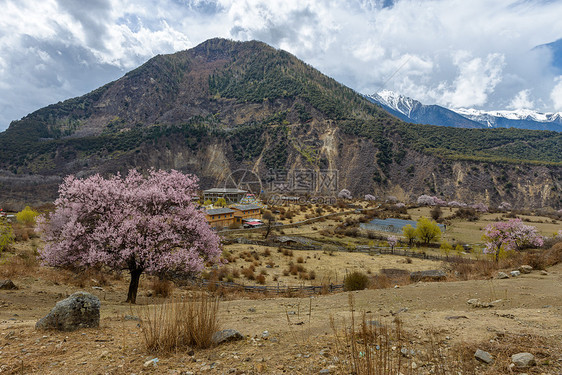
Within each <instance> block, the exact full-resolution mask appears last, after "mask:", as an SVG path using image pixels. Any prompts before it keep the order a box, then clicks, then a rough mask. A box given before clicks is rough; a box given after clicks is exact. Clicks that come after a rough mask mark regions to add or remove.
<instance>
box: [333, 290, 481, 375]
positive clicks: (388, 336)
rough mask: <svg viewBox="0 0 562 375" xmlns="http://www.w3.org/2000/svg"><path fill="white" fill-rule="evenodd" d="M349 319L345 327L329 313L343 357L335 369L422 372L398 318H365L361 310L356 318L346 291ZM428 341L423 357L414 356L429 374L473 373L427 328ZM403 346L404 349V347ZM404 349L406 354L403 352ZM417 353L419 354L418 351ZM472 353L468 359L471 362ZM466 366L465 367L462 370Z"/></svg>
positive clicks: (365, 374) (364, 374)
mask: <svg viewBox="0 0 562 375" xmlns="http://www.w3.org/2000/svg"><path fill="white" fill-rule="evenodd" d="M349 307H350V311H351V322H349V325H348V324H347V323H346V321H345V320H344V321H343V325H344V328H340V327H338V326H337V324H336V322H335V320H334V319H333V318H332V317H331V318H330V323H331V326H332V331H333V333H334V335H335V344H336V350H337V352H338V355H341V356H342V357H343V358H344V359H345V360H342V361H339V362H338V366H339V369H338V373H340V374H356V375H372V374H385V375H398V374H404V375H413V374H418V373H421V372H419V368H418V369H417V368H415V367H414V366H413V357H412V356H411V355H410V354H409V353H410V351H411V350H412V349H411V337H410V336H409V334H408V332H406V331H404V329H403V328H402V322H401V320H400V319H398V318H395V319H394V320H393V321H392V322H388V323H387V322H381V321H378V320H368V319H367V316H366V314H365V313H363V316H362V319H361V321H360V322H357V321H356V317H355V312H354V311H355V309H354V301H353V296H352V295H351V294H350V295H349ZM426 334H427V338H428V341H429V342H430V345H428V346H427V349H425V350H424V352H425V353H424V354H423V355H422V357H423V358H415V357H414V358H415V361H416V362H418V363H419V362H420V360H421V361H422V362H424V363H425V364H424V372H423V373H430V374H438V375H445V374H457V373H462V374H474V373H475V372H474V371H470V368H466V367H467V366H464V365H463V363H462V361H458V360H454V359H452V356H454V355H455V353H454V352H452V351H450V350H449V351H448V350H447V347H446V345H443V344H442V342H443V341H442V340H439V338H438V336H437V334H436V333H434V332H433V333H432V332H427V333H426ZM404 349H405V351H404ZM404 353H407V354H404ZM418 356H419V354H418ZM473 356H474V353H472V358H468V360H467V363H469V364H470V365H471V366H474V362H475V361H474V358H473ZM465 368H466V370H465Z"/></svg>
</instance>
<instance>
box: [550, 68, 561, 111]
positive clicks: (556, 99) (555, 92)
mask: <svg viewBox="0 0 562 375" xmlns="http://www.w3.org/2000/svg"><path fill="white" fill-rule="evenodd" d="M555 83H556V85H555V86H554V88H553V89H552V91H551V92H550V99H552V103H553V104H554V110H556V111H562V76H559V77H558V78H556V80H555Z"/></svg>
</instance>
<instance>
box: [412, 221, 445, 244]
mask: <svg viewBox="0 0 562 375" xmlns="http://www.w3.org/2000/svg"><path fill="white" fill-rule="evenodd" d="M416 236H417V238H419V240H420V241H421V242H422V243H423V244H425V245H429V243H430V242H432V241H439V239H440V238H441V229H440V228H439V226H438V225H437V223H436V222H435V221H433V220H430V219H428V218H426V217H423V216H422V217H421V218H420V219H419V220H418V221H417V223H416Z"/></svg>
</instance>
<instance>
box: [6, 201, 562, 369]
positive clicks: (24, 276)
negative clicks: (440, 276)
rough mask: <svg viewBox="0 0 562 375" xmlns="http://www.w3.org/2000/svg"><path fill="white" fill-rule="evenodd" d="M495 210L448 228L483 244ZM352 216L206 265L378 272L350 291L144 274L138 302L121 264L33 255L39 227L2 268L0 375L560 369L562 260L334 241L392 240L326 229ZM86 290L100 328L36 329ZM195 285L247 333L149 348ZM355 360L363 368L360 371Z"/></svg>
mask: <svg viewBox="0 0 562 375" xmlns="http://www.w3.org/2000/svg"><path fill="white" fill-rule="evenodd" d="M425 211H426V209H420V210H419V211H418V210H417V209H413V210H410V211H409V212H408V215H411V217H412V218H413V219H414V220H415V218H416V217H418V216H421V215H426V214H427V213H428V212H427V213H426V212H425ZM447 211H448V209H447ZM303 215H306V213H304V214H303ZM360 216H361V215H357V214H353V215H348V217H350V218H359V217H360ZM445 216H447V213H445ZM498 216H499V215H498V214H490V215H483V216H482V217H481V218H480V219H479V220H478V221H476V222H467V221H460V220H457V219H455V220H452V221H451V224H450V225H449V226H448V232H447V234H446V238H448V236H450V237H449V239H448V240H450V241H459V242H464V243H478V242H479V235H480V234H481V233H480V228H483V227H484V226H485V225H486V224H487V223H488V222H491V221H493V220H495V219H496V217H498ZM303 217H304V216H303ZM348 217H343V218H341V219H338V218H336V219H329V220H325V221H323V222H318V223H314V224H309V225H306V226H302V227H299V228H290V229H284V230H283V232H284V233H285V234H286V235H299V236H303V237H308V238H311V239H314V240H319V241H321V242H322V243H324V245H323V246H322V247H321V249H320V250H296V249H293V250H289V249H287V248H278V247H272V246H260V245H246V244H237V243H235V244H230V245H226V246H225V248H224V257H225V258H227V259H228V260H229V261H228V263H226V264H225V265H223V266H220V267H218V268H209V269H207V270H206V272H205V277H207V278H209V279H211V280H217V279H219V278H220V279H222V280H225V281H234V282H236V283H240V284H245V285H260V284H265V285H270V286H271V285H280V286H299V285H325V284H329V283H333V284H340V283H342V282H343V278H344V277H345V276H346V274H350V273H352V272H354V271H360V272H362V273H364V274H365V275H367V276H368V277H369V279H370V285H369V286H368V288H367V289H365V290H361V291H354V292H335V293H321V294H314V295H309V294H306V293H292V294H291V295H286V294H279V295H278V294H275V293H251V292H244V291H240V290H233V289H225V288H223V287H220V286H219V287H217V286H216V285H212V287H211V286H209V287H204V288H202V289H197V288H195V287H192V286H180V285H182V283H179V282H176V283H163V282H161V281H159V280H158V279H157V278H154V277H149V276H146V275H143V276H142V278H141V284H140V288H139V297H138V299H137V305H133V306H132V305H129V304H126V303H125V302H124V300H125V298H126V294H127V287H128V282H129V280H128V275H127V274H126V273H123V274H118V273H114V272H100V271H93V270H90V271H87V272H80V273H75V272H72V271H69V270H60V269H54V268H50V267H44V266H41V265H40V264H39V263H38V261H37V260H36V258H35V255H36V252H37V248H40V245H41V244H40V241H39V239H37V238H31V239H28V240H25V241H20V242H16V243H15V244H14V246H13V247H12V249H11V250H10V252H5V253H2V254H0V279H11V280H12V281H13V282H14V283H15V284H16V285H17V286H18V287H19V289H17V290H10V291H7V290H0V374H72V373H79V374H83V373H91V374H178V375H179V374H318V373H330V374H349V373H352V372H354V371H355V372H357V373H359V374H363V373H365V374H366V373H369V372H368V371H367V370H365V368H364V367H361V366H365V365H366V364H370V365H372V366H373V367H372V368H376V369H377V372H376V373H382V374H398V373H402V374H405V375H406V374H430V373H431V374H452V373H460V374H522V373H527V374H560V373H562V264H556V265H554V266H547V267H546V271H544V272H540V271H538V270H536V271H533V272H532V273H530V274H525V275H521V276H519V277H516V278H514V277H512V278H509V279H505V280H499V279H496V278H494V276H495V275H496V273H497V271H498V267H499V270H503V271H505V272H509V271H511V270H512V269H515V268H517V266H518V265H519V264H522V263H521V262H526V261H528V260H530V259H535V258H532V257H530V256H520V257H516V258H513V259H507V260H504V261H502V262H501V264H499V265H495V264H494V263H491V262H488V261H484V260H482V261H479V262H476V263H468V262H467V263H447V262H441V261H431V260H427V259H425V260H424V259H418V258H412V259H408V258H405V257H403V256H395V255H369V254H366V253H357V252H347V251H332V250H333V246H334V245H333V244H340V245H345V244H351V245H359V244H369V243H371V244H382V243H383V242H384V241H379V240H376V239H374V240H373V239H369V238H367V237H361V236H358V237H347V236H340V235H338V236H333V238H332V237H330V238H326V237H325V236H323V235H322V234H321V233H320V232H321V231H323V230H330V229H333V228H335V227H337V226H338V225H340V224H341V222H342V221H343V220H345V219H347V218H348ZM526 219H527V220H531V221H533V222H532V223H530V224H532V225H536V226H537V227H538V228H539V230H540V231H541V233H543V234H549V233H551V232H554V231H556V230H557V229H559V227H560V224H559V223H552V221H551V219H548V218H541V217H535V216H531V217H527V218H526ZM540 221H542V222H540ZM275 234H278V233H275ZM237 236H241V235H240V234H238V235H237ZM244 236H246V237H253V238H255V239H258V238H261V237H263V235H262V234H261V233H252V234H249V235H244ZM453 236H454V237H453ZM452 238H455V240H453V239H452ZM328 243H332V248H330V247H329V246H327V247H326V246H325V245H326V244H328ZM556 246H557V248H556V249H557V250H556V251H551V252H549V253H548V254H550V255H549V256H550V258H549V259H554V258H553V257H554V256H556V257H558V258H559V257H560V253H562V246H560V244H558V245H556ZM331 249H332V250H331ZM426 250H428V249H426ZM428 251H429V250H428ZM432 251H434V252H439V249H433V250H432ZM542 252H544V254H547V252H546V250H542V251H541V253H539V254H542ZM553 254H554V255H553ZM466 257H467V258H469V257H470V256H466ZM558 258H557V259H558ZM535 261H536V259H535ZM536 262H537V264H539V263H540V262H538V261H536ZM554 263H555V262H554ZM541 264H542V263H541ZM544 264H546V263H544ZM548 264H550V263H548ZM430 269H442V270H445V271H446V274H447V279H446V281H445V282H411V281H410V278H409V276H408V275H409V272H412V271H419V270H430ZM250 270H251V272H250ZM388 270H390V271H388ZM259 276H263V278H262V279H259V278H258V277H259ZM79 290H83V291H87V292H90V293H92V294H94V295H96V296H98V297H99V299H100V301H101V322H100V327H99V328H95V329H83V330H79V331H76V332H70V333H69V332H56V331H36V330H35V329H34V326H35V323H36V322H37V320H38V319H40V318H41V317H43V316H44V315H45V314H46V313H47V312H48V311H49V310H50V309H51V308H52V307H53V306H54V305H55V303H56V302H57V301H59V300H61V299H63V298H65V297H66V296H68V295H70V294H72V293H74V292H76V291H79ZM194 293H195V294H197V295H199V294H201V293H202V294H203V295H208V296H211V297H213V296H214V297H213V298H218V301H219V307H218V311H217V313H216V316H217V322H218V324H219V328H220V329H227V328H228V329H236V330H238V331H240V332H241V333H242V334H243V335H244V339H242V340H241V341H237V342H231V343H227V344H223V345H220V346H218V347H214V348H209V349H198V348H193V349H192V348H185V347H182V348H179V349H177V350H175V349H172V350H166V351H157V350H155V349H154V347H152V349H151V346H150V345H149V344H148V342H147V341H146V339H145V338H146V334H147V332H148V331H149V328H150V326H149V325H147V318H148V317H149V314H150V312H151V311H159V310H158V309H163V308H165V306H168V305H166V304H165V303H166V302H170V301H187V300H189V296H192V295H193V294H194ZM474 298H477V299H479V300H480V301H481V302H483V303H484V304H486V303H488V302H492V301H495V302H494V303H493V306H492V307H489V308H477V307H474V305H470V304H467V301H468V300H470V299H474ZM139 319H140V320H139ZM363 323H365V324H363ZM158 324H159V323H158V321H156V326H158ZM352 327H354V330H351V328H352ZM377 340H378V341H377ZM377 345H379V349H377V348H376V346H377ZM402 349H404V351H403V350H402ZM476 349H482V350H485V351H488V352H489V353H490V354H491V355H492V357H493V358H494V362H493V363H491V364H483V363H482V362H479V361H477V360H476V359H475V358H474V352H475V350H476ZM517 352H530V353H532V354H534V355H535V357H536V360H537V365H536V366H533V367H531V368H526V369H517V368H513V367H512V366H510V365H511V361H510V357H511V355H512V354H515V353H517ZM368 353H370V354H369V355H367V354H368ZM371 355H372V356H371ZM155 358H157V361H156V362H155V361H152V362H150V360H153V359H155ZM384 358H386V360H387V362H384V361H383V359H384ZM383 362H384V363H385V364H383ZM354 365H355V366H359V367H356V368H355V370H353V366H354ZM377 366H378V367H377ZM381 366H382V367H381ZM385 366H386V367H385Z"/></svg>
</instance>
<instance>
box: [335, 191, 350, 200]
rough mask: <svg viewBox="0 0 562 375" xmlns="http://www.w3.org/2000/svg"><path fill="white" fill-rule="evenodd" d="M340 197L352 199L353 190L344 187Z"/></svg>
mask: <svg viewBox="0 0 562 375" xmlns="http://www.w3.org/2000/svg"><path fill="white" fill-rule="evenodd" d="M338 198H342V199H352V198H353V196H352V195H351V192H350V191H349V190H347V189H342V190H341V191H340V192H339V193H338Z"/></svg>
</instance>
